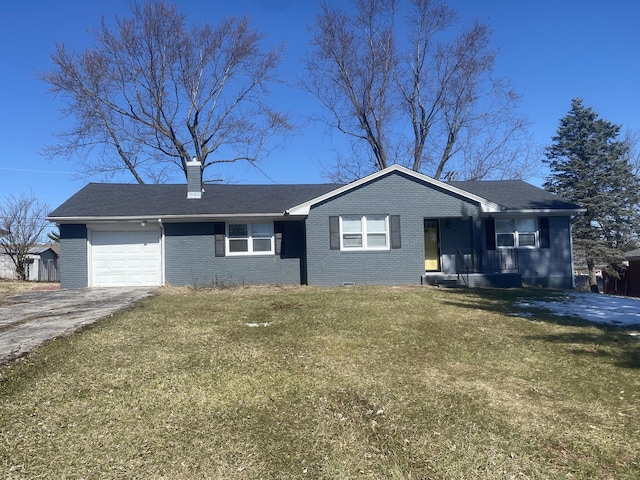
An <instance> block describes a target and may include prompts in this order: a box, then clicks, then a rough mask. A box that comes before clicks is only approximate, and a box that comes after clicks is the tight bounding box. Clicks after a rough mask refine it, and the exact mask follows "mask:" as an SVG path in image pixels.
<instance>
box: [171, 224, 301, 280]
mask: <svg viewBox="0 0 640 480" xmlns="http://www.w3.org/2000/svg"><path fill="white" fill-rule="evenodd" d="M296 230H299V231H300V232H302V231H303V229H295V228H291V229H285V232H284V235H283V240H282V241H283V252H282V254H281V255H251V256H224V257H216V256H215V236H214V232H215V226H214V223H174V224H171V223H169V224H165V225H164V235H165V237H164V252H165V262H164V263H165V282H166V283H168V284H170V285H175V286H182V285H192V286H204V285H213V284H217V285H257V284H269V285H292V284H293V285H299V284H300V283H301V278H302V273H303V266H304V262H303V261H302V258H301V255H296V253H295V248H294V249H293V250H292V249H288V250H287V249H285V247H284V246H285V245H287V244H291V245H295V247H296V248H297V247H299V245H300V244H304V238H303V237H302V235H301V234H299V235H298V237H299V238H295V237H294V235H295V231H296ZM292 232H293V233H292Z"/></svg>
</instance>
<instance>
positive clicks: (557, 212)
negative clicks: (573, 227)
mask: <svg viewBox="0 0 640 480" xmlns="http://www.w3.org/2000/svg"><path fill="white" fill-rule="evenodd" d="M586 211H587V209H586V208H511V209H502V210H500V211H497V212H487V213H491V214H493V215H496V216H500V215H518V214H522V215H530V214H534V213H535V214H538V215H540V214H542V215H551V216H558V217H566V216H568V215H569V216H571V215H578V214H580V213H584V212H586Z"/></svg>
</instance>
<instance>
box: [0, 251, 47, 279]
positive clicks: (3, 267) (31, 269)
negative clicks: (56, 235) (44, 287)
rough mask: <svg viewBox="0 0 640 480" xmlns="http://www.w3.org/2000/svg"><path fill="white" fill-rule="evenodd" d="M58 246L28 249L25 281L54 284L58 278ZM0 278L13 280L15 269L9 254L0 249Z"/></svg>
mask: <svg viewBox="0 0 640 480" xmlns="http://www.w3.org/2000/svg"><path fill="white" fill-rule="evenodd" d="M58 252H59V246H58V245H57V244H41V245H35V246H33V247H32V248H30V249H29V255H28V257H27V258H28V260H29V264H28V265H27V280H28V281H32V282H38V281H39V282H55V281H58V280H59V277H58V261H59V253H58ZM0 278H5V279H15V278H16V267H15V265H14V264H13V261H12V260H11V258H10V257H9V254H7V252H6V251H5V250H4V249H2V248H1V247H0Z"/></svg>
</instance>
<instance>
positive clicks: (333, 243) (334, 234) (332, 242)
mask: <svg viewBox="0 0 640 480" xmlns="http://www.w3.org/2000/svg"><path fill="white" fill-rule="evenodd" d="M329 248H330V249H331V250H340V217H329Z"/></svg>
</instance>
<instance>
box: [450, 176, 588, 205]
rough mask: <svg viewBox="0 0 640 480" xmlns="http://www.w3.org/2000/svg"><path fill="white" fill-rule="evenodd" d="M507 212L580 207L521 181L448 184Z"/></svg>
mask: <svg viewBox="0 0 640 480" xmlns="http://www.w3.org/2000/svg"><path fill="white" fill-rule="evenodd" d="M449 185H451V186H454V187H457V188H460V189H462V190H465V191H467V192H469V193H473V194H474V195H478V196H479V197H482V198H485V199H487V200H489V201H491V202H494V203H497V204H498V205H501V206H502V207H504V208H505V209H507V210H536V209H544V210H575V209H579V208H580V206H579V205H576V204H575V203H572V202H568V201H566V200H564V199H562V198H560V197H558V196H556V195H554V194H552V193H550V192H547V191H546V190H543V189H541V188H538V187H535V186H533V185H531V184H529V183H527V182H523V181H522V180H482V181H476V182H473V181H467V182H449Z"/></svg>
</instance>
